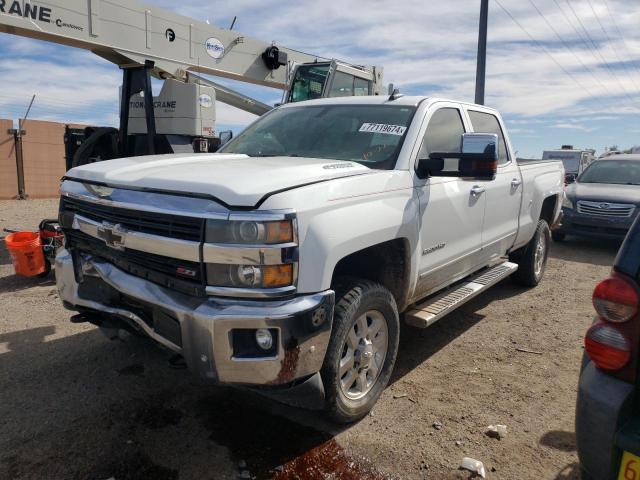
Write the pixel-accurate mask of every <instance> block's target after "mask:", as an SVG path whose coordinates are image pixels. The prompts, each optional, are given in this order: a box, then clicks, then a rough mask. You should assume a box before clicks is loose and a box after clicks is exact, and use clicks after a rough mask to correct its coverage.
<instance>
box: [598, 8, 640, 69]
mask: <svg viewBox="0 0 640 480" xmlns="http://www.w3.org/2000/svg"><path fill="white" fill-rule="evenodd" d="M604 4H605V6H606V7H607V12H609V16H610V17H611V22H612V23H613V26H614V27H615V29H616V31H617V32H618V35H619V36H620V38H621V39H622V45H623V46H624V49H625V50H626V52H627V55H629V57H630V58H631V59H633V54H632V53H631V50H630V49H629V45H627V39H626V38H624V35H623V34H622V31H621V30H620V27H619V26H618V22H616V18H615V16H614V15H613V13H612V12H611V9H610V8H609V0H604ZM632 61H633V60H632ZM631 68H633V69H634V70H635V71H636V72H637V73H638V75H639V76H640V69H638V67H636V66H635V65H633V63H632V65H631Z"/></svg>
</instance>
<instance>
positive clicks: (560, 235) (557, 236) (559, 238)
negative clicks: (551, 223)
mask: <svg viewBox="0 0 640 480" xmlns="http://www.w3.org/2000/svg"><path fill="white" fill-rule="evenodd" d="M566 237H567V234H566V233H564V232H561V231H559V230H553V231H552V232H551V238H553V241H554V242H564V239H565V238H566Z"/></svg>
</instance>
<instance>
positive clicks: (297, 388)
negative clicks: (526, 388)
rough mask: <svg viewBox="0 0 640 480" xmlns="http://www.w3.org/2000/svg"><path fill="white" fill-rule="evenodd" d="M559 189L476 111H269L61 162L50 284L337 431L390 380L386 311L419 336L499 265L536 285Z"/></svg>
mask: <svg viewBox="0 0 640 480" xmlns="http://www.w3.org/2000/svg"><path fill="white" fill-rule="evenodd" d="M563 183H564V169H563V166H562V163H561V162H559V161H541V162H537V163H536V162H529V163H527V164H526V165H518V163H517V162H516V160H515V156H514V153H513V150H512V148H511V144H510V142H509V138H508V137H507V135H506V131H505V127H504V124H503V121H502V119H501V117H500V115H499V114H498V113H497V112H496V111H495V110H492V109H490V108H486V107H483V106H480V105H472V104H465V103H460V102H455V101H450V100H442V99H437V98H430V97H418V96H399V95H395V94H394V95H392V96H390V97H386V96H385V97H381V96H366V97H351V98H334V99H324V100H314V101H308V102H300V103H296V104H288V105H283V106H281V107H279V108H276V109H274V110H273V111H272V112H270V113H268V114H266V115H264V116H262V117H260V118H259V119H258V120H256V121H255V122H254V123H253V124H251V125H250V126H248V127H247V128H246V129H245V130H244V132H243V133H241V134H240V135H239V136H238V137H236V138H235V139H233V140H232V141H230V142H229V143H228V144H226V145H225V146H224V147H223V148H222V150H221V151H220V152H219V153H215V154H187V155H158V156H146V157H134V158H122V159H117V160H110V161H105V162H99V163H93V164H90V165H85V166H81V167H77V168H74V169H72V170H70V171H69V172H68V173H67V175H66V176H65V177H64V178H63V181H62V184H61V203H60V222H61V225H62V227H63V229H64V233H65V242H66V243H65V247H64V248H63V249H61V250H60V251H59V253H58V255H57V258H56V265H55V272H56V277H57V286H58V289H59V291H60V296H61V298H62V300H63V302H64V305H65V306H66V307H67V308H68V309H70V310H74V311H77V312H78V313H77V314H76V315H75V316H74V317H73V318H72V320H73V321H75V322H81V321H89V322H92V323H94V324H96V325H99V326H100V327H101V328H102V329H103V330H104V331H106V332H114V331H120V330H129V331H131V332H134V333H138V334H141V335H144V336H148V337H150V338H151V339H153V340H155V341H156V342H157V343H159V344H161V345H163V346H164V347H166V348H167V349H169V350H170V351H171V352H173V357H172V358H175V357H176V356H179V357H178V358H182V359H183V362H184V364H186V366H187V367H188V368H189V369H190V370H192V371H193V372H194V373H195V374H196V375H197V376H199V377H201V378H202V379H204V380H205V381H207V382H211V383H223V384H231V385H236V386H239V387H247V388H252V389H257V390H259V391H261V392H263V393H264V394H265V395H270V396H271V397H273V398H277V399H279V400H281V401H285V402H289V403H297V404H300V405H304V406H307V407H310V408H318V409H323V410H324V411H325V412H326V413H327V414H328V415H329V417H330V418H332V419H333V420H335V421H339V422H351V421H355V420H357V419H359V418H360V417H362V416H363V415H365V414H366V413H367V412H368V411H369V410H370V409H371V408H372V406H373V405H374V403H375V402H376V400H377V399H378V397H379V396H380V394H381V393H382V391H383V390H384V388H385V386H386V385H387V382H388V381H389V378H390V376H391V372H392V370H393V367H394V363H395V361H396V355H397V354H398V338H399V334H400V319H401V318H403V319H404V321H405V322H407V323H408V324H410V325H412V326H414V327H419V328H426V327H428V326H429V325H431V324H432V323H433V322H435V321H437V320H439V319H440V318H442V317H443V316H445V315H446V314H447V313H448V312H450V311H452V310H453V309H455V308H457V307H458V306H460V305H462V304H463V303H464V302H466V301H467V300H469V299H471V298H473V297H475V296H476V295H479V294H481V293H482V292H483V291H485V290H486V289H487V288H489V287H490V286H492V285H494V284H495V283H497V282H498V281H500V280H501V279H503V278H505V277H507V276H509V275H513V277H514V278H515V279H516V280H517V281H519V282H521V283H522V284H524V285H528V286H535V285H536V284H538V282H540V280H541V278H542V276H543V273H544V270H545V265H546V260H547V254H548V249H549V245H550V231H549V226H550V225H552V224H554V223H555V222H556V221H557V219H558V216H559V212H560V209H561V204H562V191H563Z"/></svg>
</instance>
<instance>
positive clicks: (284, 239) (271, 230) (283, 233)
mask: <svg viewBox="0 0 640 480" xmlns="http://www.w3.org/2000/svg"><path fill="white" fill-rule="evenodd" d="M265 225H266V226H267V243H288V242H293V225H292V224H291V220H283V221H281V222H268V223H266V224H265Z"/></svg>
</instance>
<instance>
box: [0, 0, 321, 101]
mask: <svg viewBox="0 0 640 480" xmlns="http://www.w3.org/2000/svg"><path fill="white" fill-rule="evenodd" d="M0 32H5V33H12V34H16V35H21V36H25V37H31V38H36V39H40V40H47V41H51V42H55V43H58V44H64V45H69V46H73V47H77V48H82V49H85V50H90V51H92V52H94V53H95V54H97V55H99V56H101V57H103V58H105V59H107V60H109V61H111V62H113V63H115V64H117V65H119V66H127V65H131V64H139V65H143V64H144V63H145V60H151V61H153V62H154V65H155V69H154V72H153V74H154V75H155V76H157V77H159V78H170V77H173V78H177V79H181V80H184V79H185V74H186V72H187V71H191V72H200V73H205V74H210V75H215V76H220V77H226V78H231V79H235V80H240V81H243V82H249V83H254V84H257V85H264V86H268V87H274V88H280V89H286V88H287V86H288V80H289V78H288V74H289V68H279V67H281V66H284V67H290V66H291V65H293V64H299V63H309V62H315V61H327V60H328V59H324V58H321V57H317V56H315V55H309V54H306V53H301V52H298V51H295V50H292V49H288V48H283V47H275V45H273V44H271V43H265V42H263V41H260V40H256V39H254V38H251V37H248V36H244V35H242V34H240V33H238V32H235V31H233V30H227V29H224V28H219V27H216V26H213V25H209V24H208V23H205V22H200V21H196V20H193V19H191V18H188V17H185V16H182V15H178V14H175V13H173V12H169V11H166V10H162V9H160V8H156V7H152V6H148V5H144V4H142V3H139V2H136V1H132V0H47V1H46V2H44V1H43V2H39V1H34V0H27V1H25V0H0ZM273 47H275V48H273Z"/></svg>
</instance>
